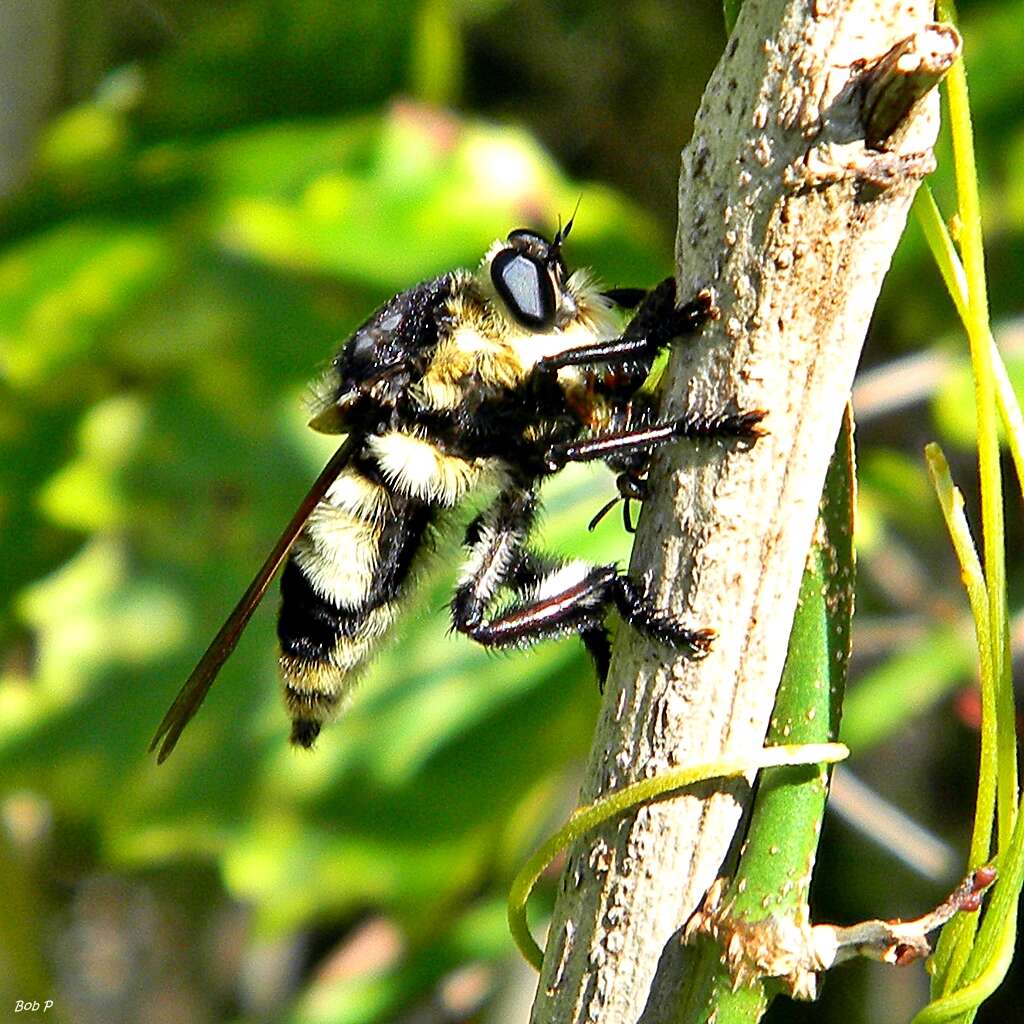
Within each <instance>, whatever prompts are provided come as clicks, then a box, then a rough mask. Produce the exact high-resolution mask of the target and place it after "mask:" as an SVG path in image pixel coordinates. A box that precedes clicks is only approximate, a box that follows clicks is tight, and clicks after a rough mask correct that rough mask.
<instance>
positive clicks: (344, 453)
mask: <svg viewBox="0 0 1024 1024" xmlns="http://www.w3.org/2000/svg"><path fill="white" fill-rule="evenodd" d="M359 441H360V438H358V437H357V436H355V435H350V436H349V437H348V438H347V439H346V440H345V442H344V444H342V446H341V447H340V448H339V449H338V450H337V451H336V452H335V453H334V455H333V456H332V457H331V460H330V462H328V463H327V465H326V466H325V467H324V469H323V472H322V473H321V474H320V476H318V477H317V479H316V483H314V484H313V486H312V487H311V488H310V491H309V494H307V495H306V497H305V498H303V500H302V504H301V505H299V507H298V509H297V510H296V512H295V515H294V516H292V519H291V522H289V523H288V525H287V526H286V527H285V529H284V532H283V533H282V534H281V536H280V537H279V538H278V541H277V543H276V544H275V545H274V549H273V550H272V551H271V552H270V554H269V555H268V556H267V560H266V561H265V562H264V563H263V565H262V566H260V571H259V572H258V573H257V574H256V578H255V579H254V580H253V581H252V583H250V584H249V588H248V589H247V590H246V592H245V593H244V594H243V595H242V597H241V600H240V601H239V602H238V604H237V605H235V608H234V610H233V611H232V612H231V614H230V615H229V616H228V618H227V621H226V622H225V623H224V625H223V626H221V628H220V632H219V633H218V634H217V635H216V636H215V637H214V638H213V641H212V642H211V643H210V646H209V647H207V649H206V653H205V654H204V655H203V656H202V658H200V659H199V664H198V665H196V667H195V668H194V669H193V670H192V675H190V676H189V677H188V679H186V680H185V685H184V686H182V688H181V690H180V691H179V692H178V696H177V697H175V698H174V703H173V704H172V705H171V706H170V708H168V710H167V714H166V715H164V719H163V721H162V722H161V723H160V728H159V729H157V731H156V735H155V736H154V737H153V742H152V743H150V745H149V749H150V750H151V751H153V750H155V749H156V748H157V746H158V745H159V747H160V752H159V753H158V754H157V758H156V759H157V763H158V764H162V763H163V762H164V761H165V760H166V759H167V756H168V755H169V754H170V752H171V751H172V750H173V749H174V745H175V744H176V743H177V742H178V737H179V736H180V735H181V733H182V730H183V729H184V728H185V726H186V725H188V723H189V722H190V721H191V719H192V716H193V715H194V714H195V713H196V711H198V710H199V705H200V704H202V703H203V701H204V700H205V699H206V694H207V693H208V692H209V690H210V687H211V686H212V685H213V681H214V679H216V677H217V673H218V672H219V671H220V670H221V667H222V666H223V665H224V662H225V661H227V659H228V656H229V655H230V654H231V652H232V651H233V650H234V649H235V645H236V644H237V643H238V638H239V637H240V636H241V635H242V631H243V630H244V629H245V627H246V625H247V624H248V622H249V619H250V618H252V613H253V612H254V611H255V610H256V606H257V605H258V604H259V603H260V601H261V599H262V598H263V595H264V594H265V593H266V592H267V587H269V586H270V582H271V580H273V578H274V576H275V574H276V573H277V570H278V569H280V568H281V564H282V563H283V562H284V560H285V558H286V557H287V556H288V552H289V551H290V550H291V546H292V544H294V543H295V539H296V538H297V537H298V535H299V534H300V533H301V532H302V528H303V526H305V524H306V520H307V519H309V517H310V514H311V513H312V511H313V509H314V508H316V506H317V504H318V503H319V502H320V500H321V499H322V498H323V497H324V495H325V494H326V493H327V491H328V490H329V489H330V487H331V484H333V483H334V481H335V480H336V479H337V478H338V474H339V473H341V471H342V470H343V469H344V468H345V466H346V464H347V463H348V461H349V459H350V458H351V457H352V454H353V452H354V451H355V450H356V448H357V447H358V444H359Z"/></svg>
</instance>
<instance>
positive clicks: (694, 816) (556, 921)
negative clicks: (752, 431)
mask: <svg viewBox="0 0 1024 1024" xmlns="http://www.w3.org/2000/svg"><path fill="white" fill-rule="evenodd" d="M930 13H931V4H930V3H928V2H926V0H893V2H891V3H890V4H878V3H876V2H875V0H746V3H745V5H744V7H743V9H742V11H741V14H740V17H739V20H738V22H737V25H736V29H735V32H734V33H733V36H732V38H731V39H730V41H729V44H728V47H727V49H726V52H725V54H724V55H723V57H722V60H721V61H720V62H719V65H718V68H717V69H716V71H715V73H714V75H713V76H712V79H711V81H710V83H709V84H708V87H707V90H706V92H705V94H704V100H703V103H702V105H701V109H700V111H699V113H698V115H697V121H696V126H695V129H694V135H693V139H692V141H691V142H690V144H689V145H688V146H687V148H686V150H685V151H684V153H683V166H682V174H681V178H680V187H679V231H678V236H677V244H676V256H677V278H678V280H679V282H680V285H681V298H683V299H685V298H687V297H689V296H690V295H692V294H693V293H695V292H696V291H697V290H698V289H699V288H700V287H703V286H711V287H713V288H714V289H715V290H716V293H717V299H718V304H719V306H720V308H721V311H722V312H721V318H720V319H719V321H718V322H717V323H716V324H714V325H713V326H712V327H710V328H709V329H708V330H707V331H706V332H705V333H704V335H703V336H702V337H701V338H700V339H699V340H697V341H695V342H690V343H688V344H687V345H686V346H685V347H680V348H679V349H678V350H677V351H676V352H674V354H673V358H672V360H671V362H670V366H669V372H668V378H667V390H668V398H667V402H666V409H665V414H666V417H669V416H674V415H678V414H679V413H680V412H681V411H682V410H683V409H694V410H700V411H706V412H708V413H711V412H717V411H719V410H720V409H721V407H722V406H723V404H725V405H729V404H733V403H734V404H735V406H736V407H737V408H738V409H741V410H748V409H758V408H761V409H765V410H767V412H768V416H767V418H766V420H765V424H764V425H765V427H766V429H767V430H768V431H769V434H768V436H766V437H764V438H762V439H760V440H759V441H758V442H757V443H756V445H755V446H754V447H753V448H752V449H751V450H750V451H741V450H736V449H734V448H725V447H718V446H715V447H709V446H707V445H704V446H700V447H692V446H688V445H683V444H680V445H677V446H674V448H673V449H672V450H671V452H669V453H668V454H667V455H665V456H662V457H661V458H660V459H659V460H658V462H657V463H656V465H655V469H654V471H653V473H652V477H651V480H652V487H651V490H652V495H651V498H650V500H649V501H648V502H647V504H646V505H645V509H644V514H643V518H642V521H641V524H640V530H639V533H638V535H637V543H636V547H635V549H634V554H633V562H632V572H633V574H634V575H635V576H636V577H637V578H641V579H644V580H646V581H648V583H649V584H650V590H651V593H652V594H653V595H654V596H655V598H656V599H657V601H658V603H659V605H660V606H664V607H668V608H670V609H671V610H672V612H673V613H674V614H676V615H678V616H679V617H680V618H681V619H682V621H683V622H685V623H686V624H687V625H691V626H694V627H705V626H710V627H714V628H715V629H716V630H717V631H718V634H719V635H718V639H717V641H716V644H715V647H714V650H713V651H712V653H711V654H710V655H709V656H708V657H707V658H706V659H704V660H701V661H695V660H692V659H688V658H687V657H686V656H685V655H683V654H681V653H679V652H673V651H671V650H668V649H666V648H664V647H661V646H658V645H656V644H652V643H650V642H648V641H645V640H643V639H642V638H640V637H638V636H636V635H635V634H633V633H631V632H630V631H629V630H628V629H625V628H620V630H619V634H618V635H619V642H618V644H617V649H616V653H615V658H614V662H613V665H612V671H611V676H610V680H609V685H608V687H607V691H606V693H605V699H604V704H603V708H602V713H601V717H600V721H599V723H598V726H597V731H596V735H595V738H594V744H593V748H592V750H591V755H590V762H589V767H588V772H587V778H586V781H585V783H584V786H583V791H582V796H581V800H582V801H588V802H589V801H591V800H593V799H594V798H595V797H597V796H598V795H600V794H601V793H604V792H607V791H608V790H609V789H613V788H617V787H620V786H622V785H625V784H627V783H629V782H631V781H633V780H635V779H638V778H643V777H645V776H650V775H653V774H655V773H657V772H659V771H663V770H664V769H666V768H670V767H672V766H676V765H680V764H686V763H691V762H698V761H708V760H711V759H713V758H716V757H718V756H720V755H721V754H723V753H725V752H730V753H737V752H740V751H743V750H748V749H750V748H751V747H758V746H760V745H761V743H762V742H763V738H764V734H765V729H766V726H767V723H768V719H769V716H770V714H771V710H772V706H773V702H774V697H775V689H776V686H777V685H778V680H779V676H780V674H781V671H782V666H783V663H784V660H785V654H786V645H787V640H788V635H789V627H790V623H791V621H792V616H793V610H794V607H795V604H796V598H797V593H798V590H799V585H800V577H801V571H802V569H803V565H804V559H805V556H806V553H807V549H808V545H809V542H810V538H811V532H812V528H813V525H814V521H815V516H816V513H817V508H818V499H819V497H820V495H821V489H822V484H823V481H824V478H825V472H826V469H827V466H828V461H829V457H830V455H831V453H832V449H833V444H834V442H835V438H836V435H837V432H838V430H839V425H840V420H841V417H842V412H843V408H844V407H845V404H846V402H847V399H848V397H849V394H850V388H851V384H852V381H853V374H854V370H855V368H856V365H857V361H858V358H859V354H860V348H861V345H862V342H863V339H864V335H865V332H866V330H867V326H868V321H869V319H870V315H871V310H872V308H873V306H874V303H875V299H876V297H877V294H878V291H879V288H880V286H881V282H882V278H883V277H884V275H885V272H886V270H887V269H888V266H889V262H890V259H891V256H892V252H893V250H894V249H895V247H896V243H897V241H898V240H899V237H900V234H901V232H902V230H903V225H904V221H905V218H906V213H907V209H908V207H909V204H910V200H911V198H912V197H913V193H914V191H915V189H916V186H917V184H918V182H919V180H920V177H921V175H922V174H923V173H927V171H928V170H929V169H930V167H931V157H930V147H931V145H932V143H933V141H934V138H935V133H936V130H937V124H938V108H937V100H936V97H935V93H934V90H933V91H932V92H931V93H930V94H929V95H927V96H925V98H924V99H923V100H920V99H919V96H920V92H921V90H920V89H909V90H900V89H898V88H896V89H886V88H885V87H884V85H885V83H884V82H883V83H881V86H880V84H879V82H878V76H879V75H884V74H892V73H894V72H893V71H892V70H891V67H892V66H905V62H904V64H903V65H901V61H900V60H893V59H890V60H889V61H888V63H886V62H885V61H883V60H882V58H883V57H885V56H887V55H888V54H889V51H890V50H891V49H892V48H893V47H894V46H896V45H897V44H899V43H901V41H903V40H907V39H909V38H910V37H911V36H915V33H918V32H919V30H920V29H922V27H923V26H924V25H925V23H926V21H927V19H928V17H929V16H930ZM939 33H940V35H941V34H942V30H939ZM926 35H927V34H926ZM928 39H929V40H930V43H935V38H934V37H928ZM930 43H929V44H927V45H930ZM905 45H906V44H905ZM914 45H919V46H920V45H926V44H925V43H921V44H914ZM911 48H912V49H913V46H911ZM941 48H942V47H941V45H939V49H941ZM903 56H905V53H904V51H902V50H901V51H900V57H901V58H902V57H903ZM950 59H952V58H950ZM911 63H912V62H911ZM925 63H926V62H923V61H922V62H920V63H919V64H918V65H916V66H915V68H914V72H915V74H918V75H919V74H920V73H921V67H922V66H923V65H924V64H925ZM875 67H877V68H878V69H879V70H878V71H877V72H873V70H872V69H873V68H875ZM937 80H938V79H937V78H936V81H937ZM869 90H871V95H872V96H878V95H880V94H881V95H885V96H887V97H890V98H891V97H892V96H897V97H898V96H900V95H908V94H909V95H912V96H913V100H914V101H915V105H914V106H913V108H912V109H911V110H910V111H909V112H908V113H907V115H906V116H905V117H904V118H903V119H902V120H900V118H899V117H894V116H893V114H892V111H891V109H890V110H888V111H887V113H886V124H887V125H888V124H889V123H891V124H892V125H893V129H892V131H891V132H890V133H889V134H888V135H887V137H886V138H885V139H880V138H873V142H874V143H875V146H876V147H877V148H875V149H871V148H868V146H867V145H866V144H865V142H864V136H865V127H864V121H863V118H864V116H865V114H864V111H863V103H864V97H865V96H866V95H867V94H868V93H869ZM887 102H889V100H887ZM897 102H898V100H897ZM908 102H909V101H908ZM887 131H888V129H887ZM875 134H876V135H877V134H878V133H877V131H876V132H875ZM749 796H750V790H749V784H748V783H747V782H745V781H744V780H736V781H735V782H733V783H727V784H718V785H711V784H708V785H704V786H700V787H695V788H694V790H693V791H692V792H691V793H690V794H687V795H685V796H679V797H675V798H673V799H671V800H665V801H661V802H659V803H657V804H655V805H650V806H646V807H644V808H642V809H640V810H639V811H638V812H636V813H635V814H632V815H627V816H626V817H625V818H623V819H622V820H621V821H620V822H619V823H617V824H612V825H608V826H604V827H602V828H601V829H598V830H596V831H595V832H593V833H591V834H590V835H588V836H585V837H583V838H582V839H581V840H580V841H579V842H578V843H577V844H576V845H575V846H574V848H573V851H572V853H571V855H570V857H569V859H568V861H567V864H566V868H565V872H564V875H563V878H562V885H561V890H560V894H559V899H558V902H557V905H556V908H555V914H554V918H553V921H552V925H551V929H550V933H549V938H548V943H547V952H546V956H545V961H544V970H543V973H542V978H541V983H540V987H539V990H538V994H537V999H536V1002H535V1004H534V1009H533V1015H532V1018H531V1019H532V1021H533V1024H568V1022H570V1021H571V1022H577V1021H579V1022H582V1021H587V1022H608V1024H632V1022H643V1024H667V1022H668V1021H674V1020H675V1019H676V1016H675V1013H674V1009H675V1007H676V995H677V991H678V985H679V980H680V978H679V974H680V970H681V957H682V951H681V949H680V944H679V935H680V931H681V929H682V927H683V925H684V924H685V922H686V920H687V919H688V917H689V916H690V914H691V913H692V912H693V910H694V909H695V908H696V907H697V905H698V903H699V901H700V899H701V897H702V896H703V894H704V892H705V891H706V890H707V888H708V886H709V885H710V884H711V882H712V881H713V880H714V879H715V877H716V875H717V874H718V873H719V872H720V870H721V868H722V865H723V861H724V860H725V858H726V856H727V853H728V851H729V847H730V844H731V843H732V842H733V836H734V833H735V831H736V828H737V825H738V824H739V821H740V818H741V816H742V813H743V810H744V808H745V807H746V805H747V803H748V801H749Z"/></svg>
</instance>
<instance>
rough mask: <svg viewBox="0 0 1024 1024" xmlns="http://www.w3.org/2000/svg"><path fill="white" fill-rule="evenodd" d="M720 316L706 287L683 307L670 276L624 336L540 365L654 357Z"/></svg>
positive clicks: (644, 304) (549, 366)
mask: <svg viewBox="0 0 1024 1024" xmlns="http://www.w3.org/2000/svg"><path fill="white" fill-rule="evenodd" d="M715 315H716V309H715V304H714V300H713V299H712V296H711V292H710V291H708V290H707V289H706V288H705V289H704V290H702V291H700V292H698V293H697V297H696V298H695V299H693V301H691V302H687V303H686V304H685V305H683V306H678V307H677V306H676V283H675V281H674V280H673V279H672V278H671V277H668V278H666V279H665V280H664V281H662V282H661V284H659V285H658V286H657V287H656V288H653V289H652V290H651V291H650V292H648V293H647V296H646V298H645V299H644V301H643V302H642V303H641V305H640V308H639V309H638V310H637V312H636V315H635V316H634V317H633V319H632V320H630V322H629V323H628V324H627V325H626V329H625V331H623V333H622V337H621V338H611V339H609V340H608V341H601V342H596V343H595V344H593V345H585V346H583V347H581V348H575V349H570V350H569V351H567V352H559V353H558V354H557V355H552V356H548V357H546V358H545V359H542V360H541V361H540V363H539V364H538V365H539V366H540V367H541V368H542V369H544V370H559V369H561V368H562V367H564V366H582V365H584V364H587V363H609V362H618V361H622V360H625V359H630V358H634V359H635V358H649V359H653V358H654V357H655V356H656V355H657V354H658V352H660V351H661V350H662V349H663V348H666V347H667V346H668V345H669V344H671V342H672V341H673V340H674V339H675V338H679V337H681V336H682V335H684V334H692V333H693V332H694V331H697V330H700V328H701V327H703V325H704V324H705V323H707V321H708V320H710V319H711V318H712V317H713V316H715Z"/></svg>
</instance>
